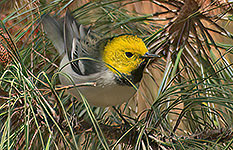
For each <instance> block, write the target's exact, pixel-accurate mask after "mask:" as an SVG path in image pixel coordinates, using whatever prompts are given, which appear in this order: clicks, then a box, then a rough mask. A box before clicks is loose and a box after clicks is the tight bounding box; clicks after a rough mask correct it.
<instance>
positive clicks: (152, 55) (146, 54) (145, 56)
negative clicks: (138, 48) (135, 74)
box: [141, 52, 160, 59]
mask: <svg viewBox="0 0 233 150" xmlns="http://www.w3.org/2000/svg"><path fill="white" fill-rule="evenodd" d="M159 57H160V56H159V55H156V54H149V53H148V52H147V53H145V55H143V56H141V58H144V59H153V58H159Z"/></svg>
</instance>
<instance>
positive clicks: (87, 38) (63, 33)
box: [42, 11, 157, 106]
mask: <svg viewBox="0 0 233 150" xmlns="http://www.w3.org/2000/svg"><path fill="white" fill-rule="evenodd" d="M42 24H43V27H44V30H45V32H46V34H47V36H48V38H49V39H50V40H51V41H52V43H53V45H54V46H55V48H56V49H57V50H58V52H59V53H60V55H62V56H63V59H62V61H61V63H60V69H61V72H63V73H65V74H66V75H67V76H69V78H67V76H64V75H59V79H60V82H61V84H63V85H73V84H80V83H88V82H91V83H95V86H85V87H78V89H79V90H80V91H81V93H82V94H83V95H84V96H85V97H86V99H87V100H88V102H89V103H90V104H92V105H95V106H114V105H118V104H122V103H123V102H125V101H127V100H129V99H130V98H131V97H132V96H133V95H134V94H135V92H136V90H135V88H133V86H132V85H133V84H137V83H139V81H140V80H141V78H142V74H143V70H144V68H145V66H146V64H147V62H148V60H149V59H150V58H153V57H157V55H154V54H149V53H148V49H147V48H146V46H145V44H144V42H143V41H142V39H140V38H138V37H137V36H135V35H120V36H116V37H112V38H102V37H100V36H99V35H98V34H96V33H95V32H94V31H91V30H90V29H86V28H84V27H83V25H81V24H78V23H77V22H76V20H75V19H74V18H73V17H72V16H71V15H70V13H69V12H68V11H67V13H66V16H65V17H64V20H63V21H61V22H59V21H57V20H56V19H55V18H53V17H51V16H49V15H45V16H44V17H43V18H42ZM84 57H86V58H87V57H88V58H91V59H81V58H84ZM78 58H80V59H78ZM70 79H71V80H72V81H71V80H70ZM69 92H70V93H71V94H72V95H74V96H76V97H79V92H77V89H75V88H73V89H71V90H69Z"/></svg>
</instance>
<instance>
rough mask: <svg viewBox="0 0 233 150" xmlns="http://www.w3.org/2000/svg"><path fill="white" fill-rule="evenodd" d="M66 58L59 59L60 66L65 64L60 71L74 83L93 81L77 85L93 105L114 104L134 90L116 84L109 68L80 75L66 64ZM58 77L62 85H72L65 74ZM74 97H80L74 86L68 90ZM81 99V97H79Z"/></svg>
mask: <svg viewBox="0 0 233 150" xmlns="http://www.w3.org/2000/svg"><path fill="white" fill-rule="evenodd" d="M67 62H69V61H68V58H67V56H64V58H63V59H62V61H61V64H60V68H62V67H63V66H64V65H66V66H65V67H64V68H63V69H62V70H61V72H63V73H65V74H67V75H68V76H69V77H70V78H71V79H72V80H73V82H74V83H75V84H80V83H87V82H95V83H96V86H88V87H87V86H85V87H79V88H78V90H80V91H81V93H82V94H83V95H84V96H85V97H86V99H87V100H88V102H89V103H90V104H91V105H94V106H114V105H118V104H122V103H123V102H126V101H128V100H129V99H130V98H131V97H132V96H133V94H134V93H135V92H136V90H135V89H133V88H132V87H130V86H122V85H118V84H116V82H115V81H114V73H113V72H111V71H110V70H106V71H104V72H99V73H95V74H90V75H88V76H81V75H78V74H77V73H76V72H74V71H73V70H72V68H71V66H70V64H68V65H67ZM59 79H60V81H61V83H62V84H63V85H73V84H72V82H71V81H70V80H69V79H68V78H67V77H65V76H63V75H59ZM69 92H70V93H71V94H72V95H74V96H75V97H77V98H79V99H80V95H79V92H78V91H77V89H76V88H74V89H71V90H69ZM80 100H81V99H80Z"/></svg>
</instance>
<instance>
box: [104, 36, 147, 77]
mask: <svg viewBox="0 0 233 150" xmlns="http://www.w3.org/2000/svg"><path fill="white" fill-rule="evenodd" d="M147 52H148V49H147V48H146V46H145V43H144V42H143V41H142V39H141V38H138V37H137V36H135V35H122V36H118V37H115V38H113V39H112V40H111V41H108V43H107V44H106V46H105V48H104V51H103V55H102V58H103V61H104V62H105V63H106V64H108V65H107V67H108V68H109V69H110V70H111V71H113V72H114V73H117V71H119V72H120V73H123V74H126V75H130V73H131V72H132V71H133V70H135V69H137V68H138V66H139V65H140V64H141V63H142V62H143V58H141V56H143V55H145V53H147ZM116 70H117V71H116ZM117 74H119V73H117Z"/></svg>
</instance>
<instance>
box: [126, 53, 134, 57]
mask: <svg viewBox="0 0 233 150" xmlns="http://www.w3.org/2000/svg"><path fill="white" fill-rule="evenodd" d="M125 55H126V56H127V57H128V58H131V57H132V56H133V54H132V53H131V52H126V53H125Z"/></svg>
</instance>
